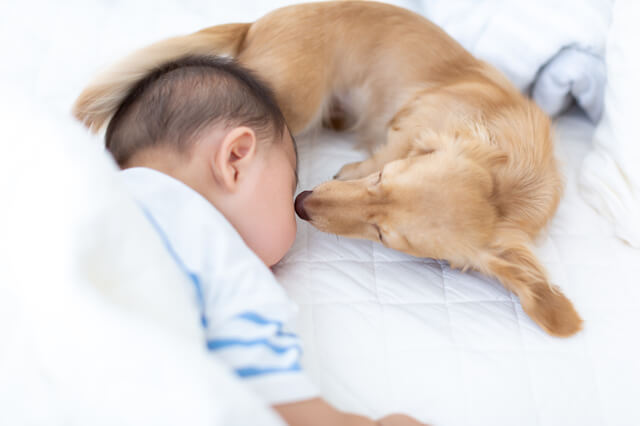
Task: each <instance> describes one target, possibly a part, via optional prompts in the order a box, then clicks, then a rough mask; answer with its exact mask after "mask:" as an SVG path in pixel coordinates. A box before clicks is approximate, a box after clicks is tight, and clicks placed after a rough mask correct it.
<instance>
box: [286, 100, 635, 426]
mask: <svg viewBox="0 0 640 426" xmlns="http://www.w3.org/2000/svg"><path fill="white" fill-rule="evenodd" d="M592 132H593V125H592V124H590V123H589V122H588V120H587V119H586V118H585V117H584V116H582V115H581V114H579V113H577V112H575V111H573V112H570V113H568V114H566V115H565V116H563V117H561V118H560V119H558V120H557V121H556V151H557V155H558V157H559V158H560V160H561V162H562V163H563V170H564V173H565V176H566V182H567V184H566V194H565V196H564V199H563V200H562V203H561V205H560V208H559V210H558V213H557V215H556V217H555V218H554V220H553V222H552V224H551V226H550V228H549V230H548V232H547V233H546V234H545V235H543V236H541V238H540V239H539V242H538V245H537V248H536V253H537V254H538V255H539V257H540V258H541V260H542V261H543V263H544V264H545V266H546V267H547V268H548V270H549V273H550V275H551V277H552V281H553V282H554V283H555V284H557V285H558V286H560V287H561V288H562V290H563V291H564V292H565V294H566V295H567V296H568V297H569V298H570V299H571V300H572V301H573V302H574V304H575V306H576V308H577V309H578V311H579V312H580V314H581V315H582V317H583V318H584V320H585V323H584V331H583V332H581V333H579V334H578V335H576V336H574V337H573V338H570V339H557V338H553V337H549V336H548V335H546V334H545V333H544V332H543V331H542V330H541V329H540V328H539V327H538V326H537V325H536V324H535V323H533V322H532V321H531V320H530V319H529V318H528V317H527V316H526V315H525V314H524V312H523V311H522V308H521V306H520V304H519V302H518V300H517V298H516V297H515V296H514V295H512V294H510V293H509V292H507V291H506V290H505V289H504V288H503V287H502V286H501V285H499V284H498V283H496V282H495V281H493V280H492V279H490V278H487V277H484V276H482V275H480V274H476V273H468V274H464V273H461V272H459V271H456V270H452V269H450V268H449V267H448V266H447V264H446V263H445V262H442V261H436V260H432V259H418V258H414V257H411V256H408V255H404V254H402V253H398V252H395V251H393V250H390V249H387V248H385V247H383V246H382V245H380V244H378V243H372V242H369V241H359V240H353V239H348V238H342V237H337V236H334V235H328V234H324V233H321V232H319V231H317V230H316V229H314V228H313V227H311V226H310V225H309V224H307V223H305V222H302V221H300V222H299V224H298V225H299V227H298V231H299V232H298V237H297V239H296V242H295V245H294V247H293V249H292V250H291V252H290V253H289V254H288V255H287V256H286V257H285V259H284V260H283V262H282V263H281V264H280V265H279V266H278V267H277V269H276V275H277V277H278V279H279V280H280V282H281V283H282V284H283V285H284V286H285V288H286V289H287V290H288V292H289V294H290V295H291V297H293V299H294V300H295V301H297V302H298V304H299V305H300V312H299V320H298V321H299V323H298V331H299V333H300V334H301V335H302V338H303V340H304V343H305V367H306V368H307V369H308V371H309V372H310V374H311V375H312V377H313V379H314V380H315V381H316V382H317V383H318V385H319V386H320V388H321V390H322V392H323V393H324V396H325V397H326V398H328V399H329V400H330V401H331V402H332V403H334V404H336V405H338V406H339V407H341V408H343V409H347V410H352V411H356V412H360V413H364V414H368V415H372V416H380V415H383V414H386V413H389V412H395V411H400V412H406V413H409V414H412V415H414V416H416V417H418V418H419V419H421V420H423V421H428V422H430V423H432V424H436V425H450V426H455V425H520V426H525V425H565V426H566V425H639V424H640V411H639V408H638V407H639V406H638V404H637V401H638V397H639V396H640V389H639V387H640V385H639V382H640V341H639V333H638V328H639V326H640V309H639V308H640V282H639V281H640V278H639V277H640V253H638V251H635V250H633V249H631V248H629V247H627V246H625V245H624V244H623V243H621V242H620V241H619V240H617V239H616V238H615V237H613V236H612V231H611V229H610V227H609V226H608V225H607V223H606V222H604V221H603V220H602V219H601V218H600V217H598V216H597V215H596V214H595V213H594V212H593V211H592V210H591V209H590V208H589V207H588V206H587V205H585V204H584V202H583V201H582V199H581V198H580V197H579V195H578V193H577V188H576V174H577V172H578V169H579V166H580V164H581V160H582V158H583V156H584V155H585V154H586V153H587V152H588V150H589V149H590V146H591V135H592ZM299 151H300V153H299V155H300V163H299V168H300V188H299V189H300V190H302V189H310V188H311V187H313V186H314V185H316V184H318V183H320V182H322V181H324V180H326V179H329V178H330V177H331V176H332V175H333V174H334V173H335V172H336V171H337V170H338V169H339V168H340V166H341V165H342V164H344V163H346V162H350V161H357V160H359V159H362V158H363V157H364V156H365V153H364V152H363V151H359V150H357V149H356V147H355V146H354V145H353V143H352V142H351V141H350V140H349V137H348V136H345V135H341V134H337V133H330V132H329V133H319V134H317V135H311V136H309V137H306V138H304V139H303V140H301V141H300V147H299ZM444 189H445V188H443V190H444Z"/></svg>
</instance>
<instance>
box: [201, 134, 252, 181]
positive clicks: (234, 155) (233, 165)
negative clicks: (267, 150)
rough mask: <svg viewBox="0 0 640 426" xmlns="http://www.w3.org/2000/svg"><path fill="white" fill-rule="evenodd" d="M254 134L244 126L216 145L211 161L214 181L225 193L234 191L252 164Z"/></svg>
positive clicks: (227, 135)
mask: <svg viewBox="0 0 640 426" xmlns="http://www.w3.org/2000/svg"><path fill="white" fill-rule="evenodd" d="M256 143H257V141H256V135H255V132H254V131H253V130H252V129H250V128H249V127H246V126H241V127H236V128H234V129H232V130H230V131H229V132H228V133H227V134H226V135H225V136H224V137H223V139H222V141H221V142H220V143H219V145H218V149H216V150H215V153H214V155H213V158H212V161H211V167H212V172H213V175H214V177H215V179H216V181H217V182H218V183H219V184H220V185H222V187H223V188H224V189H225V190H227V191H231V192H233V191H235V189H236V187H237V184H238V182H239V181H240V180H241V179H243V178H244V175H245V174H246V172H247V170H248V169H249V167H250V166H251V164H252V163H253V160H254V159H255V153H256Z"/></svg>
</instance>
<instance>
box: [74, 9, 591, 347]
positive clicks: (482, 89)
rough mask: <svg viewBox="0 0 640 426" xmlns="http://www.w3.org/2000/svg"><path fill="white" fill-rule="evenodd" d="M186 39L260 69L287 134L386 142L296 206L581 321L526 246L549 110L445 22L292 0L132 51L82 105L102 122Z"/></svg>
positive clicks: (547, 324) (544, 184)
mask: <svg viewBox="0 0 640 426" xmlns="http://www.w3.org/2000/svg"><path fill="white" fill-rule="evenodd" d="M193 54H197V55H202V54H229V55H232V56H234V57H236V58H237V60H238V61H239V62H240V63H242V64H243V65H245V66H247V67H249V68H252V69H254V70H256V71H257V73H258V74H259V75H260V76H261V77H262V78H263V79H264V80H266V81H267V82H268V83H269V84H270V85H271V86H272V88H273V89H274V91H275V94H276V97H277V99H278V102H279V105H280V107H281V108H282V110H283V112H284V115H285V117H286V119H287V122H288V125H289V127H290V129H291V131H292V133H293V134H300V133H303V132H305V131H306V130H308V129H312V128H317V127H318V126H320V125H321V124H322V123H323V122H324V123H325V124H329V125H332V126H334V127H341V128H348V129H350V130H353V131H354V132H357V134H358V136H359V138H360V139H361V140H362V141H363V142H365V143H367V144H368V145H369V146H371V147H374V146H376V147H379V148H378V150H377V151H376V152H375V154H374V155H373V156H372V157H371V158H369V159H368V160H366V161H363V162H361V163H354V164H348V165H346V166H345V167H343V168H342V170H341V171H340V172H339V173H338V175H337V178H338V179H339V180H333V181H330V182H326V183H324V184H322V185H319V186H318V187H316V188H314V190H313V191H311V192H310V191H307V192H304V193H303V194H301V195H300V196H299V197H298V199H297V201H296V211H297V212H298V214H299V215H300V216H301V217H303V218H304V219H307V220H309V221H310V222H311V223H312V224H313V225H314V226H316V227H317V228H319V229H321V230H323V231H327V232H331V233H335V234H339V235H345V236H349V237H355V238H366V239H370V240H373V241H380V242H381V243H382V244H384V245H386V246H388V247H391V248H394V249H397V250H401V251H403V252H406V253H409V254H412V255H415V256H419V257H430V258H438V259H446V260H448V261H449V262H450V264H451V266H452V267H454V268H461V269H468V268H473V269H476V270H478V271H481V272H483V273H485V274H488V275H491V276H494V277H496V278H497V279H498V280H500V282H501V283H502V284H503V285H504V286H505V287H506V288H508V289H509V290H511V291H513V292H515V293H516V294H517V295H518V296H519V298H520V301H521V303H522V307H523V309H524V310H525V311H526V312H527V313H528V314H529V315H530V316H531V318H533V319H534V320H535V321H536V322H537V323H538V324H539V325H540V326H541V327H542V328H543V329H545V330H546V331H547V332H549V333H550V334H553V335H556V336H569V335H572V334H574V333H576V332H577V331H578V330H580V328H581V325H582V320H581V319H580V317H579V316H578V314H577V313H576V311H575V310H574V308H573V306H572V304H571V302H570V301H569V300H568V299H567V298H566V297H565V296H564V295H563V294H562V293H561V292H560V291H559V290H558V289H557V288H555V287H554V286H552V285H551V284H550V283H549V281H548V278H547V274H546V272H545V270H544V268H543V267H542V265H540V262H539V261H538V260H537V259H536V257H535V256H534V254H533V253H532V252H531V250H530V249H529V247H528V246H529V245H530V244H531V243H532V239H533V238H534V237H535V236H536V234H538V233H539V232H540V230H541V229H542V228H543V227H544V226H545V225H546V224H547V223H548V221H549V219H550V218H551V217H552V215H553V214H554V212H555V210H556V207H557V205H558V201H559V199H560V196H561V191H562V178H561V176H560V173H559V171H558V167H557V164H556V160H555V158H554V154H553V143H552V137H551V133H550V123H549V119H548V117H547V116H546V115H545V114H544V113H543V112H542V111H541V110H540V109H539V108H538V107H537V106H536V105H535V104H534V103H533V102H531V101H529V100H528V99H526V98H525V97H524V96H522V95H521V94H520V93H519V92H518V91H517V90H516V89H515V88H514V87H513V86H512V85H511V84H510V83H509V82H508V81H507V80H506V79H505V78H504V77H503V76H502V75H501V74H500V73H499V72H498V71H496V70H495V69H494V68H492V67H491V66H489V65H487V64H486V63H483V62H481V61H479V60H477V59H475V58H474V57H473V56H471V55H470V54H469V53H468V52H466V51H465V50H464V49H463V48H462V47H461V46H460V45H459V44H458V43H456V42H455V41H454V40H453V39H451V38H450V37H449V36H447V34H445V33H444V32H443V31H442V30H441V29H440V28H438V27H437V26H435V25H433V24H432V23H430V22H429V21H427V20H426V19H424V18H423V17H421V16H418V15H416V14H414V13H411V12H409V11H407V10H404V9H400V8H397V7H394V6H390V5H385V4H380V3H373V2H326V3H311V4H302V5H296V6H290V7H286V8H283V9H279V10H276V11H274V12H272V13H270V14H268V15H266V16H265V17H263V18H261V19H259V20H258V21H256V22H254V23H252V24H229V25H220V26H216V27H212V28H208V29H205V30H202V31H200V32H197V33H194V34H191V35H188V36H184V37H176V38H173V39H169V40H166V41H163V42H160V43H156V44H154V45H152V46H149V47H147V48H144V49H142V50H140V51H138V52H135V53H134V54H133V55H131V56H130V57H128V58H126V59H125V60H124V61H122V62H121V63H119V64H116V65H115V66H114V67H113V68H112V70H110V71H107V72H106V73H105V74H103V75H101V76H99V77H98V78H97V79H96V80H95V81H94V82H93V83H92V84H91V85H90V86H89V87H87V88H86V89H85V91H84V92H83V93H82V94H81V95H80V97H79V99H78V100H77V102H76V105H75V108H74V113H75V115H76V116H77V117H78V118H79V119H80V120H82V121H83V122H84V123H86V124H87V125H88V126H89V127H91V128H93V129H94V130H97V129H98V128H100V127H101V126H102V125H103V124H104V123H105V122H106V121H107V120H108V119H109V118H110V117H111V116H112V115H113V113H114V112H115V111H116V110H117V108H118V106H119V104H120V102H121V101H122V100H123V98H124V97H125V96H126V94H127V91H128V90H129V89H130V88H131V87H132V85H133V84H134V83H135V82H136V81H137V80H138V79H139V78H141V77H142V76H143V75H145V74H146V73H147V72H148V71H149V70H151V69H153V68H154V67H155V66H157V65H159V64H162V63H164V62H167V61H170V60H174V59H177V58H179V57H181V56H184V55H193Z"/></svg>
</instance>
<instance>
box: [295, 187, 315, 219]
mask: <svg viewBox="0 0 640 426" xmlns="http://www.w3.org/2000/svg"><path fill="white" fill-rule="evenodd" d="M311 192H313V191H302V192H301V193H300V194H298V196H297V197H296V202H295V209H296V213H297V215H298V216H299V217H300V219H302V220H309V215H308V214H307V211H306V210H305V209H304V199H305V198H307V197H308V196H309V195H311Z"/></svg>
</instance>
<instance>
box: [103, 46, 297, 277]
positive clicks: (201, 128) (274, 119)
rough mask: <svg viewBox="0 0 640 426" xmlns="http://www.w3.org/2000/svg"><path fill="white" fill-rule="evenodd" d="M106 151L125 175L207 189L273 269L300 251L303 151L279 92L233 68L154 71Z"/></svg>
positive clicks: (111, 133)
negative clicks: (158, 176)
mask: <svg viewBox="0 0 640 426" xmlns="http://www.w3.org/2000/svg"><path fill="white" fill-rule="evenodd" d="M106 145H107V149H109V151H111V153H112V154H113V157H114V158H115V160H116V162H117V163H118V165H119V166H120V167H121V168H129V167H137V166H143V167H150V168H153V169H156V170H159V171H161V172H163V173H166V174H168V175H170V176H173V177H175V178H176V179H178V180H181V181H182V182H184V183H185V184H187V185H188V186H190V187H191V188H193V189H194V190H196V191H197V192H199V193H200V194H201V195H202V196H203V197H204V198H206V199H207V200H208V201H209V202H211V203H212V204H213V205H214V206H215V207H216V208H217V209H218V210H219V211H220V212H221V213H222V214H223V215H224V216H225V217H226V218H227V220H229V222H231V224H232V225H233V226H234V227H235V228H236V230H237V231H238V232H239V233H240V235H241V236H242V238H243V239H244V241H245V242H246V243H247V245H248V246H249V247H250V248H251V249H252V250H253V251H254V252H255V253H256V254H257V255H258V257H260V258H261V259H262V261H263V262H264V263H265V264H267V265H268V266H271V265H273V264H275V263H276V262H278V261H279V260H280V259H281V258H282V256H284V254H285V253H286V251H287V250H288V249H289V248H290V247H291V244H293V240H294V238H295V234H296V222H295V214H294V209H293V195H294V191H295V187H296V185H297V175H296V163H297V156H296V151H295V145H294V142H293V140H292V137H291V135H290V133H289V130H288V129H287V127H286V123H285V120H284V117H283V116H282V113H281V112H280V110H279V108H278V106H277V104H276V102H275V99H274V96H273V94H272V93H271V91H270V90H269V89H268V88H267V87H266V86H265V85H264V84H263V83H262V82H260V81H259V80H258V79H257V78H256V77H255V76H254V75H253V74H252V73H251V72H249V71H248V70H246V69H244V68H243V67H241V66H239V65H238V64H237V63H235V62H234V61H232V60H230V59H224V58H218V57H187V58H183V59H180V60H178V61H175V62H171V63H169V64H166V65H164V66H162V67H160V68H158V69H156V70H154V71H152V72H151V73H149V74H148V75H147V76H146V77H144V78H143V79H142V80H140V81H139V82H138V83H137V84H136V86H135V87H134V88H133V89H132V90H131V92H130V93H129V95H128V96H127V97H126V98H125V100H124V101H123V103H122V105H121V106H120V108H119V109H118V111H117V112H116V113H115V114H114V116H113V118H112V119H111V121H110V123H109V126H108V127H107V133H106Z"/></svg>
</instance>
